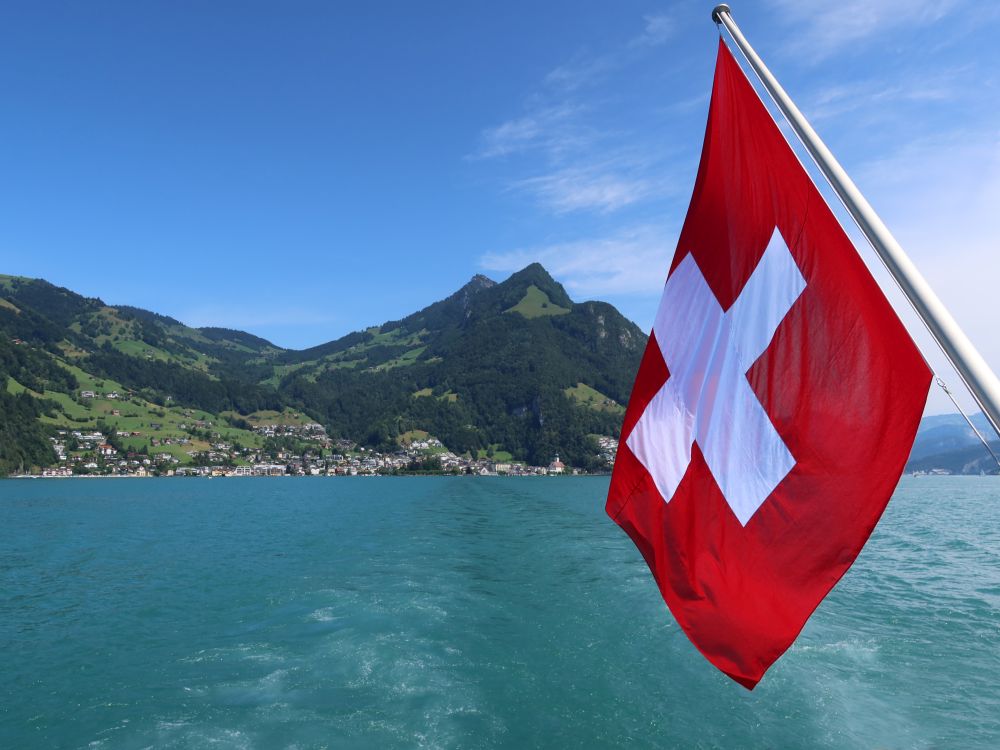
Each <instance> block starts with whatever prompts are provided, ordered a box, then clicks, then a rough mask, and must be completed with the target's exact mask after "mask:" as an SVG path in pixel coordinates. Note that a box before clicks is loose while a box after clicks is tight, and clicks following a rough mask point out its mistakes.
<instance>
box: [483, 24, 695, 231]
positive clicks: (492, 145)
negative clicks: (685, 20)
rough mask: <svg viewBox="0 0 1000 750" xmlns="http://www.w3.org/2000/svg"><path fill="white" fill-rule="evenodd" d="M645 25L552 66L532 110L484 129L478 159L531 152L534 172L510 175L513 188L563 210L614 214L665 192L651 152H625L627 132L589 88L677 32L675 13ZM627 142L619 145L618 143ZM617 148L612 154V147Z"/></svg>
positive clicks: (619, 72) (535, 95)
mask: <svg viewBox="0 0 1000 750" xmlns="http://www.w3.org/2000/svg"><path fill="white" fill-rule="evenodd" d="M643 22H644V24H643V28H642V31H641V32H640V33H638V34H636V35H635V36H633V37H632V38H631V39H628V40H626V41H625V42H623V43H620V44H619V45H618V46H617V47H615V48H613V49H611V50H609V51H606V52H604V53H601V54H580V55H578V56H577V57H575V58H574V59H572V60H570V61H569V62H567V63H565V64H563V65H560V66H558V67H556V68H554V69H553V70H551V71H550V72H549V74H548V75H547V76H545V78H544V79H543V80H542V81H541V82H540V84H539V87H538V89H537V90H536V91H535V92H533V93H532V95H531V96H530V97H529V106H528V107H527V110H526V112H525V113H524V114H523V115H521V116H519V117H515V118H512V119H510V120H507V121H505V122H502V123H501V124H499V125H496V126H493V127H490V128H486V129H485V130H483V131H482V132H481V133H480V139H479V140H480V144H479V147H478V149H477V150H476V151H475V152H474V153H473V154H471V155H470V157H469V158H470V159H472V160H489V159H497V158H503V157H514V156H521V155H524V156H530V157H531V158H532V159H533V161H534V165H533V166H532V168H531V173H529V174H527V175H524V176H521V177H514V178H510V177H508V182H507V185H506V189H507V190H509V191H516V192H522V193H525V194H527V195H528V196H530V197H531V198H533V199H534V200H535V201H536V202H537V204H538V205H539V206H541V207H542V208H545V209H546V210H548V211H551V212H553V213H555V214H565V213H568V212H574V211H592V212H596V213H599V214H606V213H609V212H614V211H617V210H619V209H622V208H624V207H626V206H631V205H634V204H637V203H640V202H642V201H646V200H648V199H650V198H653V197H656V196H659V195H662V194H663V192H664V189H665V187H666V185H665V182H664V180H663V179H662V178H655V177H654V176H652V175H651V173H650V171H649V170H650V167H651V166H652V165H650V163H649V160H648V158H639V159H637V158H635V157H634V156H632V157H630V156H628V155H626V154H623V153H622V147H621V145H620V143H621V142H622V133H612V132H609V130H608V129H607V127H606V126H605V127H599V126H596V125H595V124H594V123H595V122H598V121H600V120H601V119H602V118H601V117H600V113H595V109H599V108H600V106H601V105H600V103H601V98H600V97H597V98H596V99H595V97H594V94H593V91H588V92H584V91H583V89H585V88H588V89H589V88H592V87H594V86H596V85H597V84H600V83H607V79H609V78H611V77H612V76H615V75H622V74H623V72H624V71H625V69H626V68H627V67H628V66H629V65H632V64H634V63H636V62H638V61H640V60H641V59H643V58H644V56H646V55H647V53H648V52H649V50H650V49H652V48H655V47H657V46H660V45H662V44H664V43H665V42H666V41H668V40H669V39H670V38H671V37H672V36H673V35H674V34H675V33H676V24H675V22H674V20H673V18H672V17H671V16H669V15H667V14H657V15H651V16H647V17H645V18H644V19H643ZM615 143H617V144H619V145H617V146H615V145H613V144H615ZM612 150H615V151H616V153H614V154H612V155H610V156H609V151H612Z"/></svg>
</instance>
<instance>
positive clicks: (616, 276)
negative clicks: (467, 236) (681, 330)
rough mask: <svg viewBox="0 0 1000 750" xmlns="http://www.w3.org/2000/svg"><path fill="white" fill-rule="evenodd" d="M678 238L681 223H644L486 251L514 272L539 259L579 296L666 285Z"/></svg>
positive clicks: (496, 267)
mask: <svg viewBox="0 0 1000 750" xmlns="http://www.w3.org/2000/svg"><path fill="white" fill-rule="evenodd" d="M676 240H677V232H676V229H671V228H670V227H667V226H664V225H653V224H643V225H639V226H633V227H629V228H626V229H622V230H620V231H618V232H615V233H613V234H610V235H607V236H603V237H593V238H587V239H581V240H576V241H572V242H559V243H554V244H550V245H542V246H539V247H532V248H521V249H515V250H509V251H500V252H491V253H487V254H486V255H485V256H483V258H482V261H481V264H482V267H483V268H484V269H486V270H488V271H496V272H512V271H516V270H519V269H521V268H524V267H525V266H526V265H528V264H529V263H533V262H535V261H537V262H539V263H541V264H542V265H544V266H545V267H546V268H547V269H548V270H549V272H550V273H552V274H553V275H554V276H555V277H556V278H558V279H559V280H560V281H561V282H562V283H563V284H564V285H565V286H566V288H567V290H568V291H569V293H570V295H571V296H573V297H575V298H577V299H582V298H591V297H601V298H603V297H607V296H613V295H620V294H650V295H653V294H657V293H659V291H660V290H661V289H662V288H663V282H664V281H665V279H666V277H667V269H668V268H669V266H670V259H671V258H672V257H673V252H674V244H675V242H676Z"/></svg>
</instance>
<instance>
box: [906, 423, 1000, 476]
mask: <svg viewBox="0 0 1000 750" xmlns="http://www.w3.org/2000/svg"><path fill="white" fill-rule="evenodd" d="M971 419H972V423H973V424H974V425H975V426H976V429H978V430H979V432H980V433H981V434H982V435H983V437H985V438H986V439H987V440H989V441H990V446H991V447H992V448H993V450H994V452H995V453H997V455H1000V440H997V436H996V434H995V433H994V432H993V428H992V427H991V426H990V424H989V422H988V421H987V420H986V417H985V416H984V415H983V414H982V413H981V412H980V413H976V414H974V415H972V416H971ZM933 470H942V471H948V472H950V473H952V474H979V473H981V472H986V473H987V474H995V473H997V471H998V469H997V464H996V461H994V460H993V457H992V456H990V454H989V453H988V452H987V451H986V448H984V447H983V444H982V442H980V440H979V438H978V437H976V435H975V433H974V432H973V431H972V429H971V428H970V427H969V425H968V423H967V422H966V421H965V418H964V417H962V415H961V414H942V415H938V416H933V417H924V418H923V419H922V420H920V428H919V430H918V431H917V439H916V440H915V441H914V443H913V450H912V451H911V452H910V460H909V462H908V463H907V465H906V471H908V472H913V471H933Z"/></svg>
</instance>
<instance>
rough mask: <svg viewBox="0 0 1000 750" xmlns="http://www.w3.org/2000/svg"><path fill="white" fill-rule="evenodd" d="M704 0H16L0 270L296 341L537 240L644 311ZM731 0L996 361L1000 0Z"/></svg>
mask: <svg viewBox="0 0 1000 750" xmlns="http://www.w3.org/2000/svg"><path fill="white" fill-rule="evenodd" d="M712 5H713V3H701V2H690V0H686V1H685V2H675V3H666V2H659V3H656V2H641V1H638V0H637V1H629V2H623V3H603V2H602V3H598V2H593V3H581V2H548V3H524V2H507V3H502V4H497V3H447V4H445V3H433V4H432V3H411V2H395V3H355V4H348V3H325V2H314V3H309V2H290V3H280V4H276V3H262V2H259V3H252V2H249V3H248V2H239V3H236V2H228V3H227V2H213V3H194V2H170V3H167V2H146V3H125V2H120V3H109V2H89V3H59V4H56V3H46V2H39V3H23V4H11V3H8V4H6V5H5V6H4V7H3V9H2V10H0V106H2V113H3V117H2V123H0V128H2V134H3V137H2V138H0V176H2V179H0V206H2V207H3V208H2V210H0V272H3V273H15V274H23V275H27V276H35V277H42V278H45V279H48V280H49V281H52V282H53V283H56V284H60V285H64V286H67V287H69V288H71V289H74V290H76V291H79V292H81V293H84V294H88V295H93V296H100V297H101V298H102V299H104V300H105V301H107V302H110V303H117V304H132V305H138V306H141V307H146V308H149V309H152V310H155V311H158V312H162V313H166V314H169V315H173V316H174V317H177V318H179V319H181V320H183V321H185V322H187V323H189V324H192V325H220V326H227V327H232V328H240V329H244V330H248V331H251V332H253V333H257V334H259V335H262V336H265V337H267V338H270V339H271V340H273V341H275V342H276V343H278V344H281V345H284V346H291V347H305V346H309V345H313V344H318V343H321V342H323V341H327V340H329V339H332V338H335V337H337V336H339V335H342V334H344V333H346V332H349V331H351V330H355V329H358V328H361V327H364V326H367V325H371V324H376V323H379V322H382V321H384V320H391V319H395V318H399V317H400V316H402V315H405V314H407V313H409V312H412V311H413V310H416V309H418V308H419V307H422V306H424V305H426V304H428V303H429V302H431V301H434V300H436V299H440V298H442V297H444V296H446V295H448V294H449V293H451V292H452V291H454V290H455V289H456V288H458V287H459V286H461V285H462V284H463V283H464V282H465V281H467V280H468V279H469V278H470V277H471V276H472V275H473V274H476V273H486V274H488V275H490V276H492V277H494V278H497V279H501V278H504V277H505V276H506V275H508V274H509V273H510V272H512V271H514V270H517V269H518V268H520V267H522V266H524V265H526V264H527V263H529V262H531V261H534V260H540V261H541V262H542V263H544V264H545V266H546V267H547V268H549V270H550V271H551V272H552V273H553V275H555V276H556V278H557V279H559V280H560V281H562V282H563V283H564V284H565V285H566V287H567V289H568V291H569V292H570V294H571V295H572V296H573V297H574V298H575V299H577V300H583V299H588V298H598V299H606V300H608V301H611V302H612V303H614V304H616V305H617V306H618V307H619V308H620V309H621V310H622V311H623V312H624V313H625V314H626V315H628V316H629V317H631V318H632V319H633V320H635V321H636V322H637V323H639V324H640V325H641V326H642V327H644V328H648V327H649V325H650V322H651V320H652V315H653V311H654V309H655V306H656V302H657V298H658V295H659V291H660V289H661V287H662V283H663V278H664V274H665V272H666V268H667V266H668V263H669V259H670V256H671V254H672V252H673V246H674V242H675V240H676V235H677V232H678V229H679V227H680V224H681V222H682V221H683V217H684V211H685V209H686V206H687V202H688V199H689V197H690V191H691V186H692V183H693V180H694V174H695V169H696V167H697V160H698V155H699V151H700V148H701V138H702V133H703V129H704V122H705V115H706V110H707V105H708V92H709V87H710V83H711V77H712V65H713V61H714V55H715V45H716V40H717V38H718V34H717V31H716V28H715V26H714V25H713V24H712V23H711V21H710V20H709V13H710V10H711V7H712ZM731 5H732V6H733V11H734V15H735V17H736V19H737V22H738V23H740V25H741V27H742V28H743V30H744V32H745V33H746V34H747V36H748V37H749V38H750V40H751V42H752V43H753V44H754V45H755V46H756V48H757V50H758V52H760V54H761V55H762V56H763V57H764V59H765V60H766V61H767V62H768V64H769V65H770V66H771V68H772V70H773V71H774V72H775V74H776V75H777V76H778V77H779V79H780V80H781V81H782V83H783V84H784V85H785V87H786V89H787V90H788V91H789V93H790V94H791V95H792V96H793V98H795V99H796V101H797V102H798V104H799V106H800V107H801V108H802V109H803V111H804V112H805V114H806V116H807V117H809V118H810V119H811V120H812V122H813V124H814V125H815V127H816V128H817V130H818V131H819V132H820V134H821V135H822V136H823V137H824V138H825V140H826V141H827V143H828V145H829V146H830V147H831V148H832V150H833V151H834V153H835V154H837V156H838V157H839V158H840V160H841V161H842V163H843V164H844V165H845V167H846V168H847V169H848V171H849V172H851V174H852V176H853V177H854V178H855V180H856V181H857V182H858V183H859V185H860V187H861V188H862V190H863V191H865V193H866V195H867V196H868V198H869V200H870V201H871V202H872V203H873V205H874V206H875V208H876V209H877V210H878V211H879V212H880V213H881V214H882V215H883V218H884V219H885V220H886V222H887V223H888V224H889V226H890V228H891V229H893V231H894V232H895V233H896V235H897V237H898V238H899V239H900V241H901V242H902V244H903V246H904V247H905V248H906V249H907V250H908V251H909V252H910V253H911V255H912V256H913V257H914V259H915V260H916V261H917V263H918V265H919V266H920V268H921V269H922V270H923V271H924V273H925V275H926V276H927V277H928V278H929V280H930V281H931V283H932V285H933V286H934V287H935V288H936V289H937V291H938V293H939V294H940V295H941V297H942V298H943V299H944V300H945V302H946V303H947V304H948V305H949V306H950V307H951V308H952V309H953V312H954V313H955V315H956V317H957V318H958V319H959V321H960V322H961V323H962V324H963V325H964V326H965V327H966V328H967V330H968V333H969V334H970V336H972V338H973V340H974V341H975V342H976V343H977V344H978V345H979V346H980V348H981V349H982V350H983V353H984V355H986V357H987V359H988V360H989V361H990V362H991V363H992V364H993V365H994V366H998V365H1000V336H997V334H996V328H997V326H996V321H997V318H998V316H997V313H996V307H995V305H994V304H993V297H994V296H995V295H994V293H993V290H994V288H995V287H996V277H997V275H998V271H1000V264H998V263H997V257H998V254H1000V239H998V237H1000V50H998V47H997V45H996V44H995V39H996V37H997V32H998V27H1000V24H998V21H1000V13H998V11H997V10H996V9H994V7H993V6H991V5H989V4H985V5H984V4H983V3H980V2H976V3H973V2H971V0H969V1H967V2H959V1H957V0H953V1H949V0H943V1H939V2H926V1H925V0H907V1H906V2H903V1H902V0H884V1H883V2H877V1H876V2H859V1H857V0H848V2H840V3H831V2H828V1H826V0H824V2H819V0H763V1H761V2H740V1H739V0H736V2H733V3H731ZM827 194H828V195H829V192H827ZM865 257H866V260H868V261H869V262H870V264H871V265H872V266H873V270H875V271H876V273H877V274H879V275H880V276H879V277H880V281H885V279H884V274H881V272H879V270H878V268H877V261H875V260H874V258H873V256H872V254H871V253H870V251H868V252H867V254H866V255H865ZM889 293H890V298H891V299H892V300H893V302H894V303H895V304H897V309H899V310H900V312H901V314H902V315H903V316H904V318H906V319H907V322H908V323H909V324H911V325H913V327H914V330H915V336H916V338H917V339H918V341H919V342H920V343H921V344H922V345H924V346H925V350H926V351H927V356H928V358H929V360H930V361H931V362H932V364H934V365H935V367H937V368H939V369H941V371H942V372H943V374H945V376H946V377H947V378H948V379H950V380H953V379H954V378H953V376H950V374H949V372H948V371H947V368H945V367H944V366H943V365H941V363H940V358H939V357H937V355H936V354H935V352H934V350H933V347H932V346H930V345H928V343H927V341H926V337H925V336H924V335H923V334H922V333H921V332H920V331H919V330H918V328H917V324H915V323H914V322H913V321H912V319H911V318H910V317H909V315H910V314H909V312H908V311H907V310H906V307H905V304H904V303H901V302H900V300H899V298H898V295H896V294H895V293H894V292H892V290H891V289H890V290H889ZM935 404H943V402H940V400H935V401H932V407H933V406H934V405H935Z"/></svg>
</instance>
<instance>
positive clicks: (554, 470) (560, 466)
mask: <svg viewBox="0 0 1000 750" xmlns="http://www.w3.org/2000/svg"><path fill="white" fill-rule="evenodd" d="M564 471H566V464H564V463H563V462H562V461H560V460H559V454H558V453H557V454H556V457H555V458H554V459H553V460H552V463H550V464H549V474H562V473H563V472H564Z"/></svg>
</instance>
